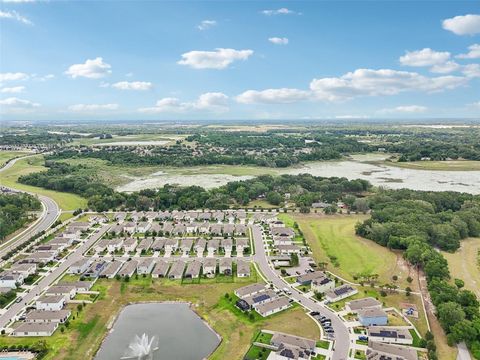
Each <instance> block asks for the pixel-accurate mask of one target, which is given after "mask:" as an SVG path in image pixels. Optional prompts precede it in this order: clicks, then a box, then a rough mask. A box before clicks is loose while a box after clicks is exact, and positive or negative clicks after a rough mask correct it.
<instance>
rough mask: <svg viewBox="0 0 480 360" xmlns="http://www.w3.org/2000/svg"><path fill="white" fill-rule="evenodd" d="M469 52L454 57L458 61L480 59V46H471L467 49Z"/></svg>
mask: <svg viewBox="0 0 480 360" xmlns="http://www.w3.org/2000/svg"><path fill="white" fill-rule="evenodd" d="M468 50H469V52H468V53H466V54H460V55H457V56H455V57H456V58H458V59H480V44H473V45H470V46H469V47H468Z"/></svg>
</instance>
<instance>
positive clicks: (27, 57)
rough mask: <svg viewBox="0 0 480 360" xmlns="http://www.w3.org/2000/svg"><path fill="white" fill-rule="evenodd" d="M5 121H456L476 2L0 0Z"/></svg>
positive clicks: (478, 67) (479, 93)
mask: <svg viewBox="0 0 480 360" xmlns="http://www.w3.org/2000/svg"><path fill="white" fill-rule="evenodd" d="M0 35H1V39H0V40H1V43H0V73H1V75H0V116H1V118H2V119H4V120H15V119H20V120H24V119H25V120H35V119H51V120H75V119H82V120H83V119H122V120H135V119H139V120H165V119H175V120H177V119H179V120H181V119H226V120H228V119H322V118H329V119H332V118H339V119H348V118H355V117H357V118H393V119H398V118H463V117H469V118H472V117H476V118H478V114H479V113H480V3H479V2H478V1H468V2H459V1H451V2H449V1H439V2H434V1H423V2H418V1H412V2H408V1H398V2H395V1H366V2H362V1H355V2H346V1H330V2H329V1H316V2H315V1H308V2H302V1H294V2H293V1H292V2H275V1H267V2H260V1H206V2H202V1H195V2H188V1H176V2H174V1H172V2H166V1H77V2H69V1H39V0H37V1H35V0H28V1H27V0H3V2H1V3H0Z"/></svg>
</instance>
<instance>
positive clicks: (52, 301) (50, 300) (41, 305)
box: [35, 295, 66, 311]
mask: <svg viewBox="0 0 480 360" xmlns="http://www.w3.org/2000/svg"><path fill="white" fill-rule="evenodd" d="M65 303H66V300H65V296H63V295H53V296H49V295H43V296H41V297H40V298H39V299H38V300H37V301H36V303H35V306H36V308H37V310H54V311H58V310H62V309H63V307H64V306H65Z"/></svg>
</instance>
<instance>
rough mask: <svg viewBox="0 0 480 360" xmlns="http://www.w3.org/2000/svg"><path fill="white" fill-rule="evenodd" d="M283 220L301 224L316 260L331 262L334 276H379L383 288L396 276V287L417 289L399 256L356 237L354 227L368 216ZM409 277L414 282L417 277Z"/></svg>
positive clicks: (330, 265)
mask: <svg viewBox="0 0 480 360" xmlns="http://www.w3.org/2000/svg"><path fill="white" fill-rule="evenodd" d="M280 218H282V219H285V218H291V219H290V223H291V222H292V221H296V222H297V223H298V225H299V226H300V229H301V230H302V231H303V233H304V235H305V238H306V240H307V242H308V243H309V244H310V246H311V248H312V251H313V257H314V258H315V260H316V261H317V262H320V261H321V262H328V267H327V268H328V269H329V270H330V271H332V272H333V273H334V274H336V275H338V276H340V277H342V278H345V279H346V280H349V281H353V282H356V281H355V279H354V276H356V275H357V274H378V276H379V278H378V280H379V282H380V283H382V284H385V283H390V282H392V276H393V275H397V276H398V281H397V285H399V286H400V287H401V288H405V287H406V286H410V287H412V289H414V286H413V284H414V283H415V282H413V283H412V284H408V283H407V281H406V278H407V277H408V275H409V270H408V267H407V266H406V265H405V262H404V261H403V259H402V257H401V255H400V254H396V253H394V252H393V251H391V250H389V249H387V248H385V247H383V246H380V245H378V244H376V243H375V242H373V241H371V240H367V239H364V238H361V237H359V236H356V235H355V224H356V223H357V222H359V221H363V220H365V219H367V218H368V215H323V214H318V215H317V214H307V215H303V214H295V215H291V214H288V215H285V214H282V215H280ZM287 224H288V221H287ZM410 276H411V277H412V278H414V273H413V272H412V273H410ZM414 290H415V289H414Z"/></svg>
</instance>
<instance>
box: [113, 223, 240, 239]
mask: <svg viewBox="0 0 480 360" xmlns="http://www.w3.org/2000/svg"><path fill="white" fill-rule="evenodd" d="M110 232H111V233H115V234H120V233H128V234H135V233H142V234H144V233H147V232H149V233H156V234H164V235H173V236H182V235H185V234H203V235H210V236H245V235H246V234H247V232H248V228H247V225H245V224H230V223H229V224H218V223H216V224H212V223H210V222H208V221H204V222H183V221H180V222H172V221H165V222H155V221H154V222H149V221H139V222H136V221H127V222H122V223H117V224H116V225H114V226H113V227H112V228H111V229H110Z"/></svg>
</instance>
